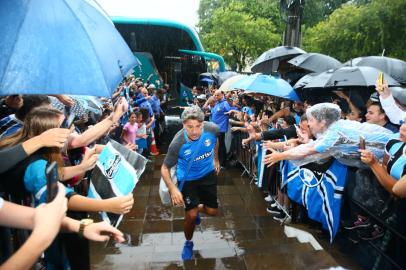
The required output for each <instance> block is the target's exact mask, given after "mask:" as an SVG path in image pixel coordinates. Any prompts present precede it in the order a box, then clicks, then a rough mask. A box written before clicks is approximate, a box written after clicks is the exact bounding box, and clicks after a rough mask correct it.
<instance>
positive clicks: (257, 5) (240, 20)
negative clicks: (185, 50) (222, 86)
mask: <svg viewBox="0 0 406 270" xmlns="http://www.w3.org/2000/svg"><path fill="white" fill-rule="evenodd" d="M278 2H279V1H278V0H271V1H269V0H257V1H249V0H232V1H230V0H228V1H226V0H201V1H200V6H199V11H198V13H199V25H198V28H199V35H200V37H201V39H202V41H203V44H204V46H205V47H206V49H207V50H209V51H212V52H216V53H218V54H220V55H222V56H223V57H224V59H225V61H226V62H227V63H228V64H229V65H231V66H236V67H237V69H238V70H240V71H241V70H243V69H244V68H245V66H246V65H247V63H248V62H253V61H254V60H255V58H256V57H258V56H259V55H260V54H261V53H262V52H264V51H266V50H268V49H269V48H272V47H275V46H277V45H279V44H280V42H281V37H282V32H283V28H282V21H281V18H280V13H279V10H278Z"/></svg>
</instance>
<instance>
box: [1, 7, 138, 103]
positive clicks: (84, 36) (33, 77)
mask: <svg viewBox="0 0 406 270" xmlns="http://www.w3.org/2000/svg"><path fill="white" fill-rule="evenodd" d="M0 24H1V25H2V27H0V36H1V41H0V95H8V94H76V95H93V96H106V97H110V96H111V94H112V93H113V91H114V90H115V88H116V87H117V85H118V84H119V83H120V82H121V81H122V79H123V77H124V76H125V75H126V73H127V72H128V71H129V70H130V69H131V68H132V67H133V66H134V65H136V64H137V60H136V58H135V56H134V55H133V54H132V52H131V50H130V49H129V48H128V46H127V44H126V43H125V41H124V40H123V38H122V37H121V36H120V34H119V33H118V32H117V30H116V29H115V27H114V25H113V23H112V22H111V20H110V19H109V17H108V16H107V15H106V14H105V13H104V12H103V11H102V10H101V9H100V7H99V6H98V5H97V4H96V3H95V2H94V1H93V0H87V1H83V0H69V1H67V0H53V1H47V0H35V1H34V0H26V1H14V0H3V1H2V2H1V9H0Z"/></svg>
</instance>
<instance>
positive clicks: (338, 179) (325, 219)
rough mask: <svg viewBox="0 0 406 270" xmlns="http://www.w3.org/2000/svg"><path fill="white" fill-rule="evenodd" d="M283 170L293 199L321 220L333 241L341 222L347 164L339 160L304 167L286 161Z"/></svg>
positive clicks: (312, 215) (283, 178)
mask: <svg viewBox="0 0 406 270" xmlns="http://www.w3.org/2000/svg"><path fill="white" fill-rule="evenodd" d="M281 173H282V180H283V185H286V184H287V188H288V196H289V198H290V199H291V200H293V201H295V202H297V203H299V204H301V205H303V206H304V207H305V208H306V209H307V212H308V215H309V218H311V219H313V220H315V221H318V222H321V224H322V225H323V228H324V229H325V230H328V231H329V233H330V242H332V241H333V239H334V237H335V235H336V233H337V231H338V228H339V224H340V211H341V202H342V194H343V191H344V186H345V182H346V177H347V166H345V165H343V164H341V163H340V162H338V161H337V160H335V159H331V161H329V162H327V163H325V164H322V165H320V164H315V163H309V164H307V165H304V166H301V167H295V166H294V165H293V164H292V163H291V162H289V161H284V164H283V166H282V171H281Z"/></svg>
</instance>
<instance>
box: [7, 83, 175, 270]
mask: <svg viewBox="0 0 406 270" xmlns="http://www.w3.org/2000/svg"><path fill="white" fill-rule="evenodd" d="M167 91H168V86H167V85H165V86H164V87H163V89H160V90H157V89H156V86H155V85H154V84H151V83H143V82H142V80H141V79H139V78H134V76H130V77H128V78H127V79H125V80H124V81H123V83H122V84H121V85H120V86H119V87H118V88H117V90H116V91H115V93H114V94H113V96H112V98H111V99H104V98H101V99H99V100H98V102H100V104H99V105H100V112H99V113H94V111H93V112H92V111H88V110H87V109H86V108H82V109H81V110H79V111H80V113H78V112H79V111H78V110H76V107H77V106H79V105H78V101H77V100H75V99H74V97H69V96H65V95H56V96H46V95H13V96H7V97H3V98H2V99H1V104H0V116H1V118H0V157H1V161H2V162H1V165H0V167H1V168H0V174H1V179H2V181H1V183H0V192H1V201H0V215H1V225H3V226H6V227H2V228H1V229H0V234H1V237H0V238H1V241H2V243H1V245H0V246H1V251H0V253H1V263H3V265H2V268H1V269H3V268H4V269H28V268H29V267H30V266H31V265H33V264H34V263H35V262H36V261H37V260H38V258H39V257H40V255H41V254H42V253H43V252H44V254H45V256H44V259H43V260H42V262H40V263H39V264H42V265H44V266H45V267H46V269H89V267H90V260H89V243H88V239H90V240H94V241H105V240H106V239H108V238H110V237H109V236H111V237H112V238H114V239H115V240H116V241H118V242H121V241H123V240H124V238H123V234H122V233H121V232H120V231H119V230H117V229H116V228H114V227H112V226H111V225H110V224H108V223H106V222H99V223H92V224H85V223H86V222H85V221H86V220H87V217H88V214H89V213H91V212H96V213H97V212H101V211H104V212H109V213H114V214H126V213H128V212H129V211H130V210H131V208H132V206H133V204H134V199H133V195H132V194H129V195H127V196H121V197H113V198H109V199H90V198H88V197H87V192H88V187H89V178H90V175H91V171H92V169H93V168H94V167H95V166H96V163H97V160H98V155H99V154H100V152H101V151H102V150H103V147H104V145H105V144H106V143H107V142H108V141H109V140H112V139H114V140H116V141H118V142H120V143H122V144H124V145H125V146H126V147H127V148H129V149H131V150H134V151H137V152H138V153H140V154H142V155H144V156H146V157H150V156H153V155H158V154H159V152H158V150H157V147H156V142H155V141H156V139H158V137H159V136H160V134H162V130H163V110H162V108H165V106H166V102H167V101H168V100H169V95H168V94H167ZM71 114H73V115H75V116H74V118H73V119H74V122H73V125H70V124H69V123H68V121H69V118H70V116H71ZM158 140H159V139H158ZM52 162H56V163H57V165H58V176H59V180H60V182H61V183H62V184H63V185H59V192H58V196H56V198H55V199H54V200H53V201H51V202H48V203H47V199H46V198H47V192H48V191H47V180H46V179H47V176H46V175H45V172H46V169H47V167H48V166H49V165H50V164H51V163H52ZM32 206H34V207H36V208H30V207H32ZM65 213H67V214H66V215H67V217H65ZM49 216H52V218H48V217H49ZM68 217H69V218H68ZM82 223H83V225H82ZM82 226H84V228H82ZM11 228H18V229H25V230H26V229H29V230H32V231H33V232H32V233H31V235H30V236H29V237H27V235H28V234H27V233H26V231H25V230H12V229H11ZM59 229H61V230H63V231H66V232H64V233H60V232H59ZM67 232H76V233H78V234H79V235H78V234H73V233H67ZM80 236H84V237H80ZM18 248H20V249H19V250H18V252H16V253H14V254H13V251H14V250H17V249H18ZM24 256H25V257H24ZM22 257H24V259H21V258H22ZM10 266H13V268H10ZM69 267H70V268H69Z"/></svg>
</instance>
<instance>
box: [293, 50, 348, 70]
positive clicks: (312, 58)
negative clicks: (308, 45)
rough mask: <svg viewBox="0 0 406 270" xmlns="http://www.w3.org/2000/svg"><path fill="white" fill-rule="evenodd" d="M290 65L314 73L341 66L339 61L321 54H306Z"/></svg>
mask: <svg viewBox="0 0 406 270" xmlns="http://www.w3.org/2000/svg"><path fill="white" fill-rule="evenodd" d="M288 63H289V64H292V65H294V66H296V67H299V68H302V69H305V70H309V71H312V72H323V71H326V70H329V69H335V68H339V67H340V66H341V62H340V61H338V60H337V59H335V58H333V57H330V56H328V55H325V54H320V53H304V54H301V55H298V56H296V57H295V58H292V59H290V60H289V61H288Z"/></svg>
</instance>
